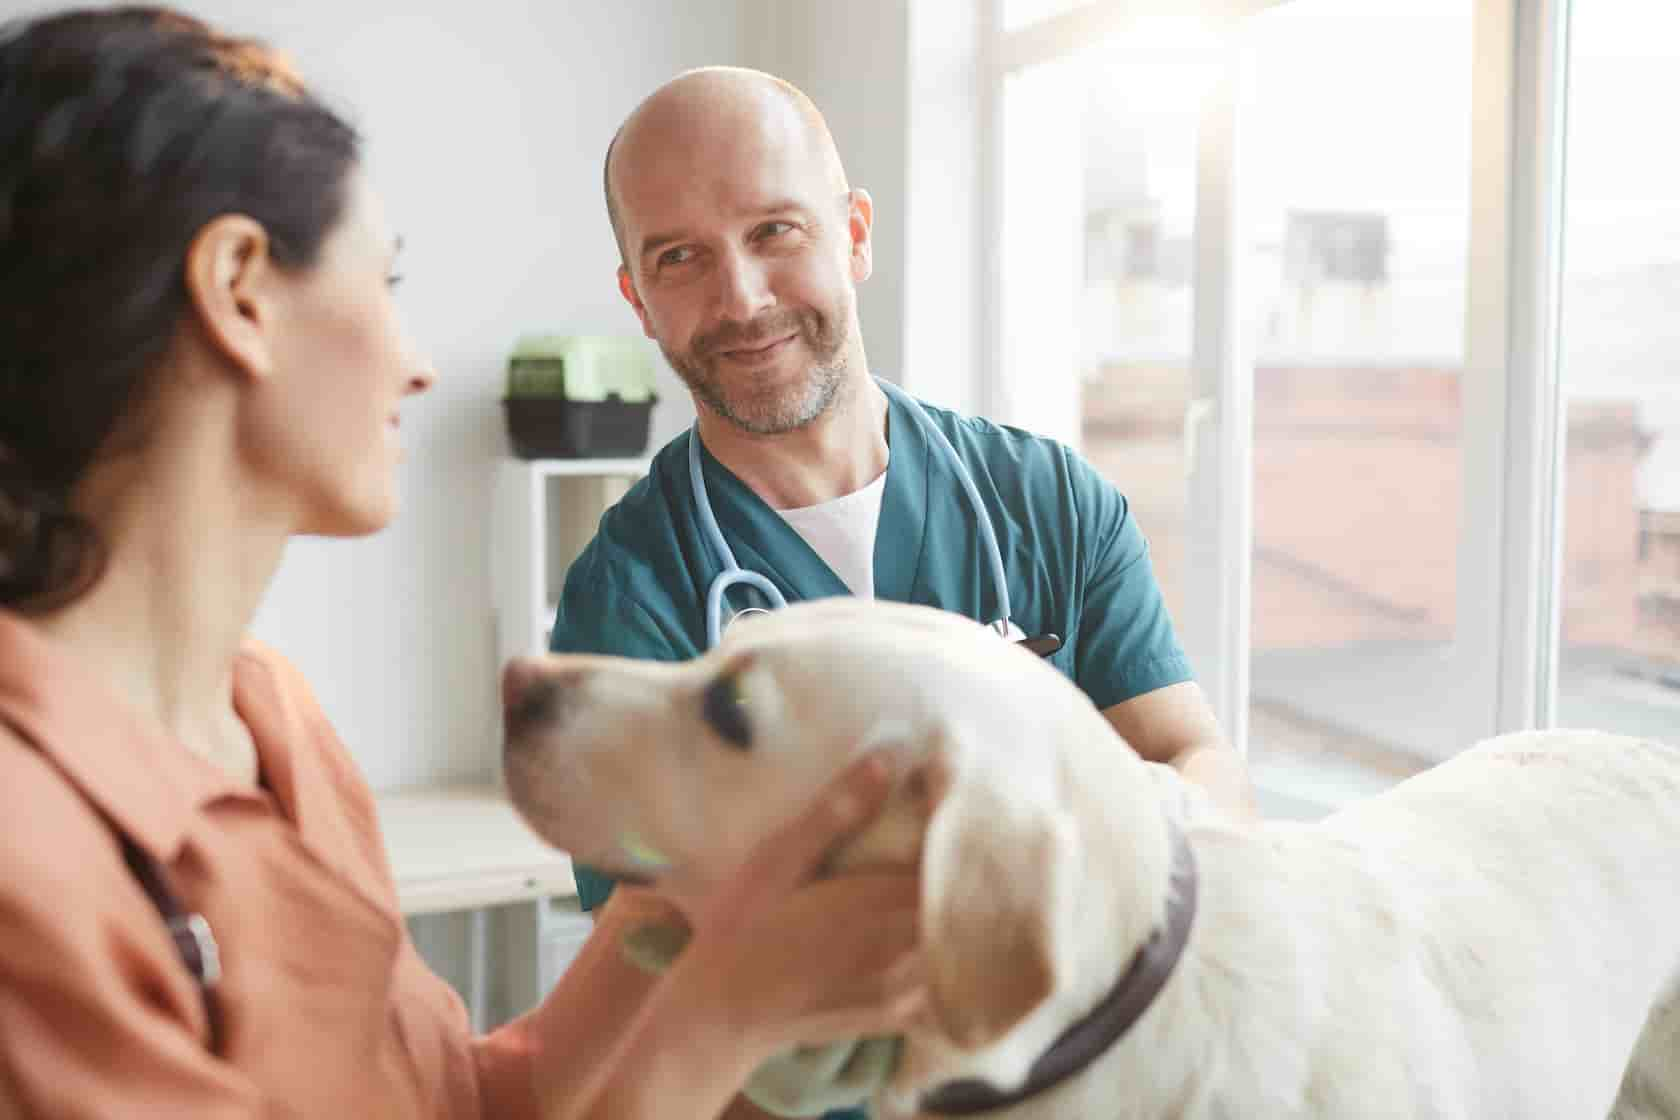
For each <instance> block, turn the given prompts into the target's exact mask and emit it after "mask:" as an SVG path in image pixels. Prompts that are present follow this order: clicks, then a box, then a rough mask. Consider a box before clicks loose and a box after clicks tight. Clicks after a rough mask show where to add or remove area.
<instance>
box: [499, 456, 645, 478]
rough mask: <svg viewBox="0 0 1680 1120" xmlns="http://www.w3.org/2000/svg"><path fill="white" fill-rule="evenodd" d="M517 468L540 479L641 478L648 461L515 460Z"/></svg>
mask: <svg viewBox="0 0 1680 1120" xmlns="http://www.w3.org/2000/svg"><path fill="white" fill-rule="evenodd" d="M510 461H511V462H513V463H514V464H516V465H517V466H519V467H521V468H523V469H524V470H526V471H529V472H530V473H531V474H534V475H537V476H538V477H540V478H600V477H609V478H625V477H629V478H640V477H642V476H643V475H644V474H646V473H647V472H648V462H649V460H647V459H513V460H510Z"/></svg>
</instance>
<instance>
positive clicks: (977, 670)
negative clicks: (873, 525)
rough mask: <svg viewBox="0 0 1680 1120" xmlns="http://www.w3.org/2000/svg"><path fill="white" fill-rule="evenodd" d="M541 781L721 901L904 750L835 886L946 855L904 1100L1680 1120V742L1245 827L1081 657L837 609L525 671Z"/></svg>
mask: <svg viewBox="0 0 1680 1120" xmlns="http://www.w3.org/2000/svg"><path fill="white" fill-rule="evenodd" d="M506 683H507V699H508V704H509V707H508V712H507V720H508V742H507V746H506V757H505V767H506V775H507V780H508V787H509V790H510V793H511V795H512V797H513V799H514V801H515V802H516V804H517V805H518V806H519V808H520V809H521V811H522V812H523V813H524V815H525V817H526V818H527V819H528V820H529V821H530V823H531V824H532V826H533V827H534V828H535V829H536V830H537V831H538V832H539V833H540V834H541V835H543V836H544V837H545V838H547V839H548V840H549V841H550V842H552V843H554V844H556V845H557V846H559V847H561V848H564V849H566V850H568V851H571V852H573V853H575V854H576V855H577V856H578V857H579V859H581V860H583V861H585V862H587V863H590V864H593V865H595V866H598V867H602V868H605V869H608V870H611V871H614V872H618V873H622V874H625V875H627V876H631V877H637V878H649V877H658V878H662V879H663V880H665V881H667V882H669V883H671V884H677V885H680V886H683V887H685V888H687V889H705V886H706V884H708V883H712V882H716V881H717V880H719V879H721V878H722V877H723V876H725V875H727V874H728V872H729V871H730V870H731V868H733V867H734V866H735V865H736V864H737V863H738V861H739V860H740V859H741V858H742V856H743V854H744V853H745V852H746V851H747V850H748V848H749V847H750V846H751V845H752V843H753V842H754V841H755V840H756V839H757V838H758V837H760V836H762V835H764V834H765V833H766V832H767V831H768V830H769V829H771V828H772V827H773V826H774V825H776V824H777V823H779V822H780V821H782V820H784V819H786V818H787V817H789V816H790V815H791V814H792V813H793V812H795V811H796V810H797V809H798V808H799V807H800V806H802V805H803V804H805V803H806V801H807V800H808V799H809V798H810V797H811V796H812V795H813V793H814V792H815V791H816V790H817V789H818V788H819V786H821V784H822V783H823V782H824V781H825V780H826V779H828V778H829V777H830V776H831V775H833V774H834V773H835V772H836V771H837V770H838V769H839V767H840V766H841V765H842V764H843V762H844V761H845V760H847V759H848V758H850V757H852V756H853V755H855V754H856V753H857V752H859V751H861V750H865V749H868V748H871V747H876V746H886V747H889V748H892V749H893V750H895V751H896V752H898V753H899V754H900V756H901V757H902V760H903V761H902V766H901V770H900V784H899V786H898V788H897V791H896V792H895V794H894V796H893V799H892V801H891V802H890V804H889V806H888V808H887V810H886V811H885V812H884V813H883V815H882V817H881V818H880V819H879V820H878V821H877V822H876V824H875V825H874V826H873V827H872V828H871V829H870V830H869V831H868V832H867V833H866V834H864V835H863V836H861V837H860V838H859V839H858V840H857V841H856V842H855V843H853V844H851V845H850V846H849V847H848V848H847V849H846V850H845V851H843V852H840V853H837V855H836V858H835V861H834V866H835V869H836V871H837V872H843V871H844V870H845V869H846V868H848V867H855V866H859V865H865V864H869V863H871V862H903V861H904V860H906V859H908V858H913V857H914V856H915V855H916V854H917V853H920V855H921V858H922V867H923V880H924V886H923V891H924V911H923V930H924V937H925V940H926V945H927V953H928V957H929V962H930V969H931V975H932V986H933V1011H934V1014H933V1015H931V1016H930V1017H929V1022H928V1024H927V1026H926V1028H925V1029H922V1030H918V1031H915V1032H912V1034H911V1035H910V1036H908V1037H907V1038H906V1039H905V1040H904V1044H903V1048H902V1051H901V1056H900V1060H899V1061H898V1063H897V1067H896V1072H895V1073H894V1074H893V1076H892V1079H891V1082H890V1084H888V1085H886V1086H885V1087H883V1088H882V1090H881V1091H880V1093H879V1094H878V1095H877V1099H876V1101H875V1107H876V1114H877V1115H884V1116H907V1115H916V1114H927V1115H964V1114H976V1113H981V1112H984V1113H988V1114H991V1115H998V1116H1007V1117H1010V1118H1012V1120H1022V1118H1029V1117H1031V1118H1051V1117H1054V1118H1058V1120H1076V1118H1079V1120H1083V1118H1092V1120H1117V1118H1124V1117H1138V1118H1149V1120H1153V1118H1160V1117H1183V1118H1197V1117H1207V1118H1243V1117H1257V1118H1269V1117H1317V1118H1324V1120H1360V1118H1375V1117H1394V1118H1401V1117H1404V1118H1407V1120H1415V1118H1424V1117H1430V1118H1433V1117H1440V1118H1462V1120H1492V1118H1499V1120H1519V1118H1532V1120H1574V1118H1589V1117H1604V1116H1607V1115H1608V1116H1614V1117H1617V1118H1618V1120H1634V1118H1657V1117H1669V1118H1680V751H1677V750H1675V749H1673V748H1670V747H1665V746H1663V745H1660V744H1656V743H1651V742H1643V741H1638V740H1633V739H1628V738H1620V737H1615V736H1611V735H1604V734H1596V733H1590V732H1561V731H1560V732H1541V733H1532V734H1524V735H1512V736H1506V737H1503V738H1499V739H1494V740H1490V741H1488V742H1486V743H1483V744H1480V745H1478V746H1476V747H1474V748H1472V749H1470V750H1468V751H1465V752H1464V753H1463V754H1462V755H1460V756H1459V757H1457V758H1455V759H1453V760H1452V761H1450V762H1447V763H1445V764H1443V765H1441V766H1438V767H1436V768H1435V769H1433V770H1431V771H1429V772H1428V773H1425V774H1423V775H1420V776H1418V777H1416V778H1414V779H1412V780H1410V781H1408V782H1405V783H1403V784H1401V785H1400V786H1398V787H1397V788H1395V789H1393V790H1392V791H1390V792H1388V793H1386V794H1384V795H1382V796H1380V797H1376V798H1373V799H1370V800H1368V801H1365V802H1363V803H1360V804H1357V805H1354V806H1352V807H1350V808H1348V809H1345V810H1343V811H1342V812H1340V813H1337V814H1335V815H1334V816H1332V817H1331V818H1329V819H1328V820H1326V821H1324V822H1322V823H1320V824H1316V825H1310V826H1306V825H1294V824H1284V823H1272V824H1267V825H1265V826H1262V827H1260V828H1259V829H1256V830H1251V831H1244V830H1240V829H1237V828H1235V827H1232V826H1229V825H1228V824H1227V823H1226V822H1225V821H1224V820H1223V818H1222V817H1221V816H1220V814H1219V813H1217V812H1216V811H1214V810H1213V809H1211V808H1210V807H1209V806H1208V804H1207V803H1206V802H1205V800H1204V799H1202V798H1201V797H1200V796H1199V794H1198V793H1196V791H1194V790H1193V789H1192V788H1191V787H1188V786H1186V785H1184V784H1183V783H1182V782H1180V781H1179V780H1178V778H1177V776H1176V774H1175V773H1174V772H1172V771H1170V770H1168V769H1167V768H1165V767H1159V766H1154V765H1150V764H1146V763H1144V762H1142V761H1141V760H1140V759H1139V758H1138V757H1137V756H1136V755H1135V754H1134V753H1133V752H1131V751H1129V750H1127V749H1125V747H1124V746H1123V745H1122V744H1121V743H1120V742H1118V741H1116V739H1115V736H1114V733H1113V732H1112V730H1111V729H1110V727H1109V725H1108V723H1107V722H1106V721H1105V720H1104V719H1103V718H1102V716H1101V715H1100V714H1099V713H1098V711H1097V710H1096V709H1095V708H1094V707H1093V706H1092V705H1091V704H1090V703H1089V702H1088V701H1087V700H1086V699H1085V698H1084V697H1083V695H1082V694H1081V693H1079V692H1078V690H1077V689H1075V688H1074V687H1073V686H1072V685H1071V684H1069V683H1068V682H1067V681H1066V680H1065V679H1064V678H1063V677H1062V676H1060V675H1059V674H1058V673H1057V672H1056V671H1055V670H1054V669H1052V668H1050V667H1049V666H1047V665H1045V664H1043V663H1042V662H1040V661H1039V660H1038V659H1037V658H1036V657H1034V656H1032V655H1031V654H1029V653H1026V652H1023V651H1021V650H1018V649H1014V648H1011V647H1010V646H1009V645H1008V644H1007V643H1005V642H1003V641H1002V640H1000V639H997V638H996V637H994V636H991V635H990V633H989V632H988V631H986V630H985V629H984V628H982V627H980V626H978V625H975V624H972V623H969V622H967V621H965V620H962V619H960V618H957V617H955V616H952V615H948V614H943V613H939V612H935V611H932V610H928V609H925V608H918V607H908V606H902V605H890V604H883V603H862V602H858V601H855V600H844V599H837V600H827V601H823V602H818V603H812V604H806V605H801V606H795V607H792V608H789V609H787V610H784V611H780V612H778V613H776V614H774V615H771V616H769V617H767V618H762V619H755V620H754V621H752V622H751V623H750V624H746V625H742V626H738V627H735V628H733V629H732V630H731V632H730V634H729V636H728V638H727V639H726V640H725V641H724V643H723V644H722V645H721V646H720V647H719V648H718V649H717V650H715V651H713V652H712V653H710V654H708V655H707V656H705V657H702V658H699V659H696V660H694V661H691V662H687V663H684V664H677V665H670V664H653V663H645V662H631V661H624V660H617V659H610V658H583V657H553V658H546V659H536V660H533V661H528V662H519V663H515V664H514V665H511V666H510V667H509V669H508V672H507V677H506Z"/></svg>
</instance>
